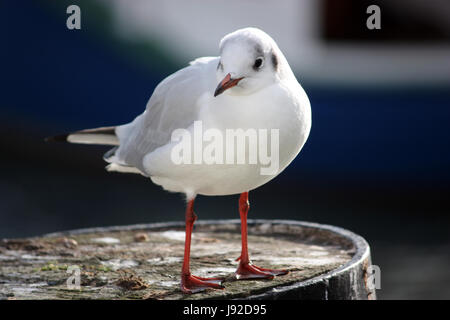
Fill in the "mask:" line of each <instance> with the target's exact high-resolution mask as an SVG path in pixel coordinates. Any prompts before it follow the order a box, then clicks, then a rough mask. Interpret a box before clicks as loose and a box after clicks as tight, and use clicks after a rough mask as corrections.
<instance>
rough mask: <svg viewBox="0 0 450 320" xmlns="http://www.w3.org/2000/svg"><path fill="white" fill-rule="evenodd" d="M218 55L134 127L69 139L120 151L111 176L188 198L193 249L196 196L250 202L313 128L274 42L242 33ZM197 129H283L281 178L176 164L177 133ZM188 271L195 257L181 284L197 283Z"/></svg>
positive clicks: (175, 85)
mask: <svg viewBox="0 0 450 320" xmlns="http://www.w3.org/2000/svg"><path fill="white" fill-rule="evenodd" d="M220 52H221V55H220V56H219V57H204V58H199V59H197V60H195V61H193V62H192V63H191V64H190V65H189V66H188V67H186V68H184V69H181V70H179V71H178V72H176V73H174V74H172V75H170V76H169V77H167V78H166V79H164V80H163V81H162V82H161V83H160V84H159V85H158V86H157V88H156V89H155V91H154V93H153V95H152V96H151V98H150V100H149V102H148V104H147V107H146V110H145V112H144V113H143V114H141V115H139V116H138V117H137V118H136V119H135V120H134V121H132V122H131V123H129V124H125V125H121V126H117V127H113V128H106V129H100V130H98V131H96V130H87V131H80V132H77V133H74V134H70V135H67V136H66V138H67V141H69V142H78V143H100V144H114V145H116V147H115V148H114V149H113V150H111V151H110V152H108V153H107V155H105V159H106V161H108V162H109V163H110V164H109V166H108V169H109V170H110V171H121V172H134V173H141V174H143V175H145V176H147V177H149V178H150V179H151V180H152V181H153V182H154V183H156V184H158V185H161V186H162V187H163V188H164V189H165V190H168V191H172V192H181V193H185V194H186V195H187V200H188V201H189V205H188V210H187V212H186V223H187V226H186V231H187V232H186V236H187V238H186V241H187V242H189V244H190V231H189V230H192V225H189V226H188V224H189V222H190V223H192V224H193V221H194V220H195V215H194V213H193V210H192V205H193V199H194V198H195V196H196V195H198V194H200V195H230V194H242V195H244V194H246V195H247V197H248V191H249V190H253V189H255V188H257V187H259V186H261V185H263V184H264V183H266V182H268V181H269V180H271V179H272V178H274V177H275V176H276V175H278V174H279V173H280V172H281V171H283V169H285V168H286V167H287V166H288V165H289V163H290V162H291V161H292V160H293V159H294V158H295V157H296V155H297V154H298V153H299V152H300V150H301V148H302V147H303V145H304V143H305V142H306V139H307V138H308V135H309V131H310V128H311V110H310V104H309V100H308V97H307V95H306V93H305V92H304V90H303V89H302V87H301V86H300V84H299V83H298V82H297V80H296V78H295V76H294V74H293V72H292V71H291V69H290V67H289V64H288V63H287V61H286V58H285V57H284V55H283V54H282V52H281V51H280V49H279V48H278V46H277V45H276V43H275V41H273V40H272V38H270V37H269V36H268V35H267V34H265V33H264V32H262V31H261V30H259V29H255V28H246V29H241V30H238V31H236V32H234V33H231V34H229V35H227V36H226V37H225V38H224V39H222V41H221V44H220ZM257 60H260V61H257ZM222 79H223V80H222ZM221 80H222V82H220V81H221ZM217 83H220V85H219V87H217ZM216 87H217V89H216ZM195 121H201V123H202V128H203V130H207V129H216V130H219V132H221V133H222V134H223V136H226V133H225V132H226V130H227V129H244V130H247V129H256V130H258V129H266V130H268V131H269V132H270V130H271V129H277V130H278V132H279V165H278V167H277V170H276V172H274V173H273V174H270V175H262V174H261V171H260V165H259V164H245V165H243V164H205V163H203V164H176V163H174V162H173V161H172V158H171V155H172V150H173V148H174V146H175V145H176V144H177V143H178V141H172V139H171V137H172V133H173V132H174V130H176V129H186V130H188V131H189V132H191V133H192V134H194V132H193V130H194V129H193V128H194V122H195ZM205 145H206V143H205ZM269 150H270V149H269ZM242 195H241V204H240V211H241V218H242V215H243V211H245V208H244V207H245V204H244V202H245V203H247V200H245V199H246V197H245V196H244V198H242ZM247 210H248V208H247ZM188 211H190V212H191V213H188ZM245 212H246V211H245ZM245 219H246V213H245ZM188 220H189V221H188ZM245 221H246V220H245ZM245 232H246V230H245ZM188 233H189V239H188ZM243 241H244V240H243ZM245 246H246V243H245ZM243 250H244V248H243ZM243 254H244V251H243ZM186 255H187V260H188V261H187V266H186ZM244 255H245V254H244ZM241 257H243V256H242V255H241ZM243 260H248V257H247V259H241V262H242V261H243ZM243 262H244V263H247V264H249V261H248V262H247V261H243ZM250 266H251V264H250ZM188 269H189V250H188V251H187V252H185V264H184V265H183V277H188V276H189V277H193V276H191V275H190V272H189V270H188ZM263 270H266V271H267V269H262V268H260V269H259V271H258V272H259V273H260V275H261V274H262V273H264V271H263ZM247 271H248V270H247ZM269 271H270V270H269ZM269 271H267V272H269ZM275 271H277V270H275ZM278 271H279V270H278ZM252 272H253V271H252ZM255 272H256V271H255ZM267 272H266V275H267V274H268V273H267ZM273 274H280V273H276V272H275V273H272V276H273ZM183 277H182V278H183ZM183 279H185V278H183ZM185 280H186V281H184V280H183V281H184V282H183V286H182V288H184V289H183V290H184V291H186V292H191V291H195V289H196V288H197V289H198V288H199V285H198V283H197V284H196V285H193V284H192V281H194V282H195V281H199V282H201V288H203V287H204V286H214V285H213V284H211V283H212V282H214V281H212V282H211V281H210V282H208V281H207V280H206V279H203V280H201V279H200V278H196V280H192V279H190V280H189V279H187V278H186V279H185ZM188 282H189V284H190V285H191V288H190V287H189V285H188ZM191 289H192V290H191Z"/></svg>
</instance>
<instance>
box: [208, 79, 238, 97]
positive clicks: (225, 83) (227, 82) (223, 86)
mask: <svg viewBox="0 0 450 320" xmlns="http://www.w3.org/2000/svg"><path fill="white" fill-rule="evenodd" d="M242 79H244V77H242V78H236V79H232V78H231V75H230V74H227V75H226V76H225V78H223V80H222V81H220V83H219V85H218V86H217V88H216V91H215V92H214V97H217V96H218V95H219V94H221V93H223V92H224V91H225V90H227V89H230V88H232V87H234V86H235V85H237V84H238V83H239V81H241V80H242Z"/></svg>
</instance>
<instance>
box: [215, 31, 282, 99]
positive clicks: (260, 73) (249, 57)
mask: <svg viewBox="0 0 450 320" xmlns="http://www.w3.org/2000/svg"><path fill="white" fill-rule="evenodd" d="M280 56H282V54H281V52H280V50H279V49H278V46H277V45H276V43H275V41H274V40H273V39H272V38H271V37H270V36H269V35H268V34H266V33H265V32H264V31H262V30H260V29H257V28H245V29H240V30H237V31H235V32H233V33H230V34H228V35H226V36H225V37H224V38H223V39H222V40H221V41H220V60H219V63H218V65H217V71H216V76H217V81H218V85H217V89H216V91H215V92H214V96H215V97H216V96H218V95H219V94H222V93H224V92H226V93H227V94H230V95H249V94H252V93H255V92H257V91H259V90H261V89H264V88H265V87H267V86H270V85H271V84H273V83H275V82H276V81H278V80H279V77H280V73H279V69H280V59H281V58H282V57H280ZM283 59H284V57H283Z"/></svg>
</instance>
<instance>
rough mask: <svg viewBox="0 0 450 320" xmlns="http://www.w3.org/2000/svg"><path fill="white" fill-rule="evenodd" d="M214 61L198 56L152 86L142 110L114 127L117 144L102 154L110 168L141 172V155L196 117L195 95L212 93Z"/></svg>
mask: <svg viewBox="0 0 450 320" xmlns="http://www.w3.org/2000/svg"><path fill="white" fill-rule="evenodd" d="M218 61H219V58H217V57H204V58H199V59H197V60H195V61H193V62H191V64H190V65H189V66H188V67H186V68H183V69H181V70H179V71H177V72H175V73H174V74H172V75H170V76H169V77H167V78H166V79H164V80H163V81H162V82H161V83H160V84H159V85H158V86H157V87H156V89H155V91H154V92H153V95H152V96H151V98H150V100H149V101H148V103H147V107H146V110H145V111H144V113H142V114H141V115H139V116H138V117H137V118H136V119H134V120H133V121H132V122H130V123H128V124H125V125H122V126H118V127H117V128H116V135H117V137H118V139H119V146H118V147H116V148H115V149H113V150H111V151H110V152H108V153H107V156H105V159H106V160H107V161H108V162H110V163H112V166H111V167H110V168H111V169H112V170H114V169H115V168H118V166H126V167H135V168H138V169H139V170H140V171H141V172H143V173H145V172H144V168H143V165H142V159H143V157H144V156H145V155H146V154H148V153H149V152H151V151H153V150H155V149H156V148H158V147H161V146H163V145H165V144H167V143H168V142H170V138H171V135H172V132H173V131H174V130H175V129H179V128H188V127H189V126H190V125H191V124H192V123H193V122H194V121H195V120H197V119H198V113H199V111H200V106H199V104H198V99H199V98H200V96H201V95H202V94H204V93H206V92H208V90H209V91H210V92H211V94H213V92H214V88H215V82H216V78H215V70H216V67H217V63H218ZM118 171H122V170H118Z"/></svg>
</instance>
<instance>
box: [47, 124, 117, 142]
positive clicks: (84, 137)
mask: <svg viewBox="0 0 450 320" xmlns="http://www.w3.org/2000/svg"><path fill="white" fill-rule="evenodd" d="M45 141H60V142H70V143H83V144H101V145H107V146H118V145H119V139H118V138H117V135H116V127H101V128H95V129H86V130H81V131H76V132H72V133H67V134H61V135H57V136H54V137H48V138H46V139H45Z"/></svg>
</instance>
